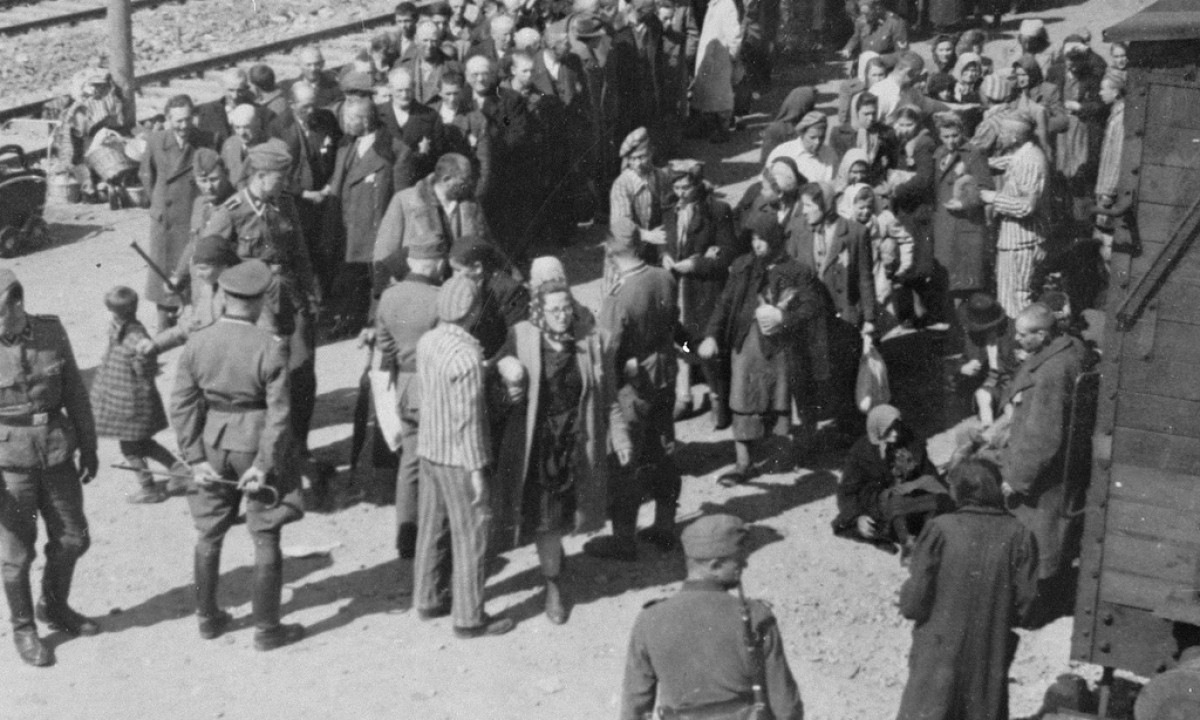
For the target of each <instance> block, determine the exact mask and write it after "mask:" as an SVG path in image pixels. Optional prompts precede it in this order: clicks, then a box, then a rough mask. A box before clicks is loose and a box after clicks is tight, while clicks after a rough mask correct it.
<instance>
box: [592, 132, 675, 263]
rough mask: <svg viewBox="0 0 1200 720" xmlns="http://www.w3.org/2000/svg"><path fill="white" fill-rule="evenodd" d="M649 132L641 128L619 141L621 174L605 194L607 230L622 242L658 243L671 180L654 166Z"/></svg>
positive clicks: (659, 243) (660, 238) (662, 237)
mask: <svg viewBox="0 0 1200 720" xmlns="http://www.w3.org/2000/svg"><path fill="white" fill-rule="evenodd" d="M653 157H654V149H653V148H652V147H651V144H650V133H649V132H648V131H647V130H646V128H644V127H640V128H638V129H637V130H634V131H633V132H631V133H629V135H627V136H626V137H625V141H624V142H622V143H621V166H622V170H621V174H620V175H618V176H617V179H616V180H614V181H613V184H612V190H611V191H610V192H609V195H608V203H609V211H608V212H609V221H608V230H609V232H611V233H612V234H613V237H614V238H615V239H617V240H618V241H619V242H621V243H623V244H628V243H630V242H633V241H635V240H638V241H640V242H646V243H651V244H654V245H661V244H662V243H663V241H664V238H665V235H664V232H663V229H662V223H663V208H664V207H665V206H666V205H667V204H668V203H667V199H668V197H669V196H670V193H671V181H670V178H669V177H668V176H667V173H666V171H664V170H661V169H660V168H657V167H655V166H654V160H653Z"/></svg>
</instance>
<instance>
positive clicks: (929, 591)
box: [897, 460, 1038, 720]
mask: <svg viewBox="0 0 1200 720" xmlns="http://www.w3.org/2000/svg"><path fill="white" fill-rule="evenodd" d="M950 490H951V493H953V495H954V499H955V501H956V502H957V504H958V510H956V511H955V512H952V513H949V514H946V515H942V516H940V517H937V518H934V519H933V520H931V521H930V522H928V523H927V524H926V525H925V529H924V530H923V531H922V532H921V536H920V537H919V538H918V539H917V544H916V548H915V549H914V550H913V554H912V561H911V563H910V565H909V572H910V577H909V579H908V580H907V581H906V582H905V583H904V586H903V587H902V588H901V589H900V613H901V614H902V615H904V617H906V618H908V619H910V620H913V621H915V625H914V627H913V644H912V651H911V653H910V654H909V660H908V667H909V676H908V684H907V685H906V686H905V688H904V695H903V697H902V698H901V700H900V712H899V714H898V715H897V720H1008V669H1009V665H1010V663H1011V662H1012V658H1013V655H1014V653H1015V652H1016V643H1017V639H1018V638H1017V635H1016V634H1015V633H1014V632H1013V627H1015V626H1018V625H1020V623H1021V622H1022V620H1023V619H1024V618H1025V616H1026V615H1027V614H1028V612H1029V609H1030V606H1031V605H1032V603H1033V601H1034V598H1035V596H1036V594H1037V564H1038V552H1037V543H1036V542H1035V540H1034V537H1033V534H1032V533H1031V532H1030V531H1029V530H1028V529H1026V528H1025V527H1024V526H1023V525H1022V524H1021V523H1020V521H1018V520H1017V519H1016V518H1014V517H1013V516H1012V515H1010V514H1008V512H1007V511H1005V510H1004V496H1003V495H1002V494H1001V492H1000V474H999V472H998V471H997V470H996V468H995V466H994V465H991V464H989V463H987V462H985V461H979V460H968V461H966V462H963V463H962V464H960V465H959V466H957V467H956V468H955V469H954V470H953V471H952V472H951V473H950Z"/></svg>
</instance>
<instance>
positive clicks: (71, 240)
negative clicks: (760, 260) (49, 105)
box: [0, 0, 1136, 720]
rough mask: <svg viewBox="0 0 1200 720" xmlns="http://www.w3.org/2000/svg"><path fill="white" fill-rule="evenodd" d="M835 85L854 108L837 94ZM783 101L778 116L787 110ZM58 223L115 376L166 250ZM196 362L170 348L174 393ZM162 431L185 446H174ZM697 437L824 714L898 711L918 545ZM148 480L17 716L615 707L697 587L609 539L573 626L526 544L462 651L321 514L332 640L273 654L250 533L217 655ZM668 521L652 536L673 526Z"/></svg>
mask: <svg viewBox="0 0 1200 720" xmlns="http://www.w3.org/2000/svg"><path fill="white" fill-rule="evenodd" d="M205 1H206V2H207V1H208V0H205ZM1134 10H1136V5H1133V4H1131V3H1122V2H1118V1H1117V0H1088V1H1087V2H1084V3H1080V4H1077V5H1072V6H1069V7H1066V8H1061V9H1057V10H1053V11H1047V12H1045V13H1043V15H1044V16H1045V17H1047V18H1048V19H1054V20H1057V21H1058V22H1054V23H1053V24H1051V29H1052V32H1054V33H1056V34H1055V35H1054V37H1055V38H1056V39H1061V37H1062V36H1063V35H1065V34H1066V33H1067V32H1070V31H1072V30H1074V29H1075V28H1078V27H1082V26H1086V27H1090V28H1091V29H1092V32H1093V34H1094V35H1095V36H1097V37H1098V36H1099V31H1100V30H1101V29H1102V28H1103V27H1106V26H1108V25H1111V24H1112V23H1113V22H1115V21H1117V20H1119V19H1121V18H1123V17H1125V16H1126V15H1128V14H1129V13H1131V12H1133V11H1134ZM1068 28H1069V29H1068ZM811 74H812V73H811V71H810V72H808V73H801V72H799V71H786V72H784V73H781V75H782V77H781V79H780V82H779V85H780V90H779V92H778V93H777V94H782V93H783V92H784V89H786V87H788V86H790V85H791V84H794V83H796V82H800V81H802V80H805V79H807V80H808V81H810V82H811ZM820 90H821V91H822V99H823V100H824V101H828V102H832V97H833V95H832V93H831V90H832V85H831V84H829V83H824V84H822V85H821V86H820ZM775 100H777V98H775ZM765 107H770V108H771V111H770V112H771V114H773V107H774V106H773V105H770V104H769V103H766V104H765ZM752 135H753V133H750V132H742V133H739V134H738V137H737V141H736V142H735V144H733V145H729V146H721V147H720V148H718V149H719V151H720V154H721V156H722V157H718V153H717V152H716V151H714V148H713V146H710V145H708V144H707V143H703V144H698V145H696V146H694V147H693V148H692V151H693V152H694V153H695V154H696V156H697V157H703V158H706V159H707V160H708V161H709V165H708V167H709V168H710V176H711V177H712V178H713V179H714V180H715V181H716V182H717V183H718V184H719V185H721V187H722V190H723V191H724V192H725V193H726V195H727V197H729V198H730V199H736V198H737V197H739V196H740V194H741V190H742V188H743V187H744V185H745V184H746V183H747V182H748V178H749V177H750V176H751V175H752V174H753V172H754V171H755V168H756V167H757V157H758V150H757V148H756V147H754V146H753V144H752V141H751V136H752ZM49 217H50V220H51V221H52V230H53V232H54V233H55V234H56V235H57V236H58V238H59V245H58V246H57V247H54V248H51V249H47V250H44V251H42V252H39V253H37V254H34V255H31V256H28V257H24V258H19V259H16V260H14V261H11V262H10V263H9V264H10V265H11V266H12V267H14V268H15V270H16V272H17V273H18V275H19V276H20V277H21V278H22V280H23V281H24V282H25V285H26V288H27V296H28V300H27V305H28V306H29V307H30V308H31V309H32V310H33V311H34V312H49V313H57V314H60V315H61V316H62V317H63V319H64V321H65V322H66V325H67V329H68V331H69V332H70V334H71V338H72V341H73V343H74V346H75V348H76V353H77V355H78V356H79V361H80V364H81V366H82V367H84V368H87V369H91V368H94V367H95V365H96V363H97V362H98V361H99V359H100V356H101V353H102V351H103V343H104V340H105V334H106V323H107V320H106V318H105V314H104V311H103V306H102V304H101V298H102V294H103V292H104V291H105V290H106V289H107V288H109V287H111V286H112V285H114V284H118V283H121V284H127V285H130V286H132V287H135V288H138V289H139V290H140V289H141V288H142V287H143V283H144V279H145V270H144V268H143V267H142V265H141V264H140V262H139V261H138V260H137V258H136V256H134V255H133V253H132V252H131V251H130V250H129V249H128V244H129V241H130V240H135V239H136V240H142V239H144V238H145V237H146V232H147V222H146V218H145V217H144V214H143V213H142V212H140V211H122V212H115V213H114V212H110V211H108V210H107V209H96V208H91V207H79V206H76V207H67V208H53V209H52V210H51V212H50V214H49ZM596 240H597V235H596V233H593V234H591V235H589V236H588V237H586V238H583V239H581V240H580V241H579V242H578V243H576V245H575V246H574V247H573V248H572V249H571V250H570V251H569V252H568V253H567V254H566V259H567V260H568V264H569V268H568V272H569V273H570V274H571V277H572V278H573V279H574V280H575V281H576V292H577V294H578V296H579V298H580V299H581V301H583V302H584V303H586V304H588V305H590V306H593V307H595V306H596V305H598V303H599V295H598V285H599V281H598V280H597V277H598V274H599V259H600V251H599V249H598V247H597V246H596V245H595V242H596ZM68 279H69V280H68ZM142 317H143V319H144V320H146V321H151V318H152V310H151V309H150V308H143V309H142ZM176 355H177V353H175V354H173V355H170V356H168V357H167V358H166V359H165V363H164V368H163V373H162V376H161V378H160V387H161V388H162V389H163V390H164V393H165V392H169V388H170V386H171V380H172V373H173V362H174V358H175V356H176ZM363 361H364V355H363V351H362V350H360V349H358V348H356V347H354V345H353V344H352V343H350V342H342V343H338V344H334V345H328V346H324V347H322V348H321V350H320V352H319V353H318V355H317V370H318V373H319V377H320V398H319V402H318V410H317V418H316V421H315V423H314V432H313V434H312V436H311V438H310V440H311V445H312V446H313V447H314V448H317V452H318V455H319V457H322V458H324V459H327V460H330V461H334V462H338V463H341V464H343V465H344V463H345V462H346V459H345V456H346V450H347V446H348V442H349V435H350V425H349V423H348V420H349V417H350V414H351V410H352V408H353V404H354V398H355V388H356V386H357V380H358V374H359V373H360V371H361V368H362V363H363ZM160 440H162V441H164V442H168V443H173V439H172V438H170V436H169V435H168V434H163V435H162V436H161V437H160ZM679 440H680V449H679V453H678V457H679V458H680V464H681V469H682V470H683V472H684V473H685V479H684V493H683V498H682V508H681V510H680V513H681V518H683V519H687V518H690V517H693V516H694V515H695V514H697V513H699V512H716V511H725V512H732V513H735V514H738V515H741V516H742V517H744V518H746V519H748V520H752V521H753V522H754V524H755V526H754V531H753V534H752V541H753V545H754V548H755V549H754V552H753V554H752V556H751V558H750V567H749V570H748V572H747V574H746V578H745V581H746V587H747V592H748V594H750V595H751V596H756V597H762V598H765V599H768V600H769V601H771V602H772V603H773V604H774V607H775V612H776V614H777V615H778V616H779V619H780V627H781V629H782V632H783V636H784V640H785V645H786V650H787V655H788V658H789V660H790V662H791V665H792V668H793V670H794V672H795V674H796V676H797V679H798V681H799V683H800V686H801V690H802V693H803V695H804V698H805V703H806V706H807V708H808V711H809V712H808V717H810V718H815V719H818V720H883V719H885V718H889V717H893V716H894V714H895V711H896V707H897V703H898V701H899V698H900V694H901V691H902V689H903V685H904V682H905V679H906V676H907V653H908V648H909V644H910V631H911V629H910V627H909V624H908V623H907V622H905V621H904V620H902V619H901V618H900V617H899V616H898V613H897V612H896V610H895V606H894V605H895V598H896V592H897V589H898V587H899V585H900V584H901V583H902V582H903V580H904V578H905V572H904V570H903V569H902V568H901V567H900V566H899V564H898V562H897V559H896V557H895V556H891V555H887V554H884V553H882V552H878V551H876V550H873V549H871V548H869V547H866V546H863V545H857V544H853V543H850V542H847V541H844V540H840V539H836V538H834V537H833V536H832V534H831V533H830V530H829V523H830V521H831V520H832V518H833V517H834V515H835V513H836V507H835V502H834V498H833V496H832V494H833V491H834V488H835V485H836V482H837V476H838V473H837V471H836V467H837V461H838V458H837V456H836V455H830V456H827V457H824V458H822V459H821V461H820V462H817V463H814V464H813V467H809V468H805V469H803V470H799V471H794V472H789V473H786V474H772V475H766V476H763V477H760V478H757V479H756V480H755V481H753V482H752V483H750V484H748V485H746V486H744V487H740V488H737V489H733V490H725V489H721V488H719V487H717V486H716V484H715V483H714V482H713V479H714V477H715V476H716V475H717V474H718V473H719V471H720V469H721V468H723V467H725V466H727V465H728V464H729V463H730V462H731V461H732V443H731V442H730V439H729V435H728V432H727V431H726V432H721V433H713V432H712V431H711V425H710V424H709V422H708V419H707V418H706V417H702V418H696V419H693V420H689V421H686V422H684V423H681V424H680V425H679ZM118 461H119V456H118V453H117V449H116V446H115V443H112V442H107V441H105V442H102V443H101V462H102V464H103V465H105V466H107V465H108V464H109V463H113V462H118ZM339 483H340V484H341V486H342V487H343V488H346V489H349V490H353V489H363V488H370V487H371V486H372V478H371V477H370V476H369V475H366V474H360V475H358V476H351V475H350V474H349V473H347V472H343V473H342V475H341V476H340V477H339ZM133 489H134V482H133V480H132V478H130V477H128V476H125V475H123V474H120V473H117V472H115V471H113V472H105V473H102V474H101V477H100V478H99V479H98V480H97V481H96V482H95V483H93V484H92V485H90V486H89V487H88V489H87V493H86V494H87V502H88V513H89V517H90V520H91V523H92V529H93V535H94V544H93V547H92V550H91V551H90V553H89V554H88V555H87V556H86V557H85V558H84V559H83V560H82V561H81V563H80V565H79V571H78V574H77V581H76V588H77V589H76V592H75V593H74V596H73V601H74V604H75V605H76V606H77V607H78V608H79V609H80V610H82V611H84V612H87V613H90V614H94V615H96V616H99V617H100V618H101V621H102V622H103V623H104V625H105V628H106V632H105V633H104V634H103V635H100V636H98V637H96V638H84V639H78V640H69V639H67V638H64V637H62V636H61V635H54V636H51V641H52V643H53V644H54V645H55V646H56V652H57V655H58V660H59V664H58V666H57V667H56V668H54V669H51V670H36V669H32V668H27V667H25V666H23V665H21V664H20V663H19V661H18V660H17V658H16V656H15V654H14V653H13V652H12V651H11V650H7V649H6V646H7V645H8V643H9V641H8V639H7V637H6V636H7V635H8V634H9V630H8V627H7V625H0V677H3V678H4V681H3V682H0V718H21V719H22V720H27V719H28V720H41V719H43V718H45V719H47V720H50V719H53V720H74V719H75V718H88V719H89V720H94V719H96V718H118V717H159V716H163V715H165V714H167V713H169V714H170V715H171V716H173V717H177V718H180V719H181V720H192V719H200V718H267V719H271V718H285V717H289V718H290V717H294V716H296V715H297V713H298V712H305V711H307V712H308V713H310V714H312V715H314V716H316V717H322V718H332V719H336V720H340V719H341V718H375V717H384V716H389V717H392V716H398V717H421V718H427V719H430V720H443V719H445V720H466V719H467V718H480V719H483V720H509V719H512V720H518V719H520V720H540V719H542V718H546V719H547V720H549V719H550V718H572V719H577V720H600V719H601V718H612V717H615V715H616V708H617V703H618V698H619V692H620V678H621V672H622V667H623V661H624V652H625V644H626V642H627V639H628V632H629V628H630V626H631V625H632V622H633V619H634V618H635V617H636V615H637V613H638V611H639V610H640V609H641V607H642V605H643V604H644V603H645V602H647V601H649V600H652V599H655V598H660V597H664V596H666V595H668V594H670V593H671V592H672V591H673V590H674V589H675V588H676V587H677V586H678V582H679V581H680V580H681V578H682V576H683V568H682V562H681V560H680V558H679V556H678V555H659V554H658V553H657V552H655V551H654V550H652V549H651V548H649V547H645V546H644V547H643V550H644V556H645V557H644V559H643V561H642V562H640V563H638V564H635V565H618V564H611V563H603V562H598V561H595V560H591V559H589V558H587V557H586V556H583V555H582V554H581V553H580V547H581V545H582V544H583V541H584V540H585V539H586V538H571V539H569V540H568V543H567V551H568V555H569V556H570V558H571V559H570V566H571V584H572V587H573V595H574V596H575V598H576V601H577V605H576V608H575V611H574V613H573V615H572V617H571V620H570V622H569V623H568V624H567V625H565V626H563V627H555V626H552V625H550V624H549V623H548V622H547V621H546V620H545V618H543V617H542V616H541V615H540V609H539V597H538V588H537V583H538V578H537V570H536V567H537V563H536V559H535V557H534V554H533V552H532V549H531V548H528V547H526V548H522V549H519V550H516V551H513V552H511V553H508V554H506V555H505V556H504V558H503V560H504V563H503V567H502V568H500V569H499V570H498V572H496V573H495V574H494V575H493V576H492V577H491V578H490V580H489V586H488V598H489V610H490V611H492V612H506V613H510V614H512V615H513V616H514V617H516V618H517V619H518V620H519V625H518V627H517V629H516V630H515V631H514V632H513V633H512V634H510V635H508V636H506V637H504V638H499V639H484V640H477V641H473V642H462V641H456V640H455V639H454V638H453V636H452V635H451V632H450V627H449V625H448V622H447V621H446V620H439V621H435V622H432V623H422V622H419V621H418V620H417V619H416V618H415V617H414V615H413V613H411V612H409V611H408V608H407V605H406V604H405V603H404V602H403V601H402V600H401V599H400V598H399V597H397V596H396V594H395V592H394V590H393V587H394V579H395V570H396V568H395V563H394V561H393V553H394V551H393V550H392V539H393V527H394V525H393V523H394V516H393V511H392V508H391V507H389V506H386V505H376V504H374V503H372V502H368V501H361V502H357V503H354V504H352V505H351V506H350V507H347V508H346V509H343V510H341V511H340V512H337V513H332V514H310V515H309V516H308V517H307V518H305V519H304V520H303V521H301V522H299V523H297V524H295V525H292V526H289V527H288V529H287V530H286V532H285V533H284V545H285V547H288V548H293V549H301V548H307V549H312V548H329V549H330V550H329V553H328V554H327V555H322V556H318V557H315V558H310V559H294V560H289V561H288V562H287V564H286V569H285V584H286V587H285V590H284V601H285V604H284V612H285V614H286V616H287V620H288V621H291V622H302V623H304V624H306V625H307V626H308V627H309V630H310V638H309V639H307V640H305V641H304V642H302V643H299V644H297V645H295V646H290V647H287V648H284V649H282V650H280V651H277V652H275V653H271V654H260V653H256V652H255V651H254V650H253V649H252V643H251V637H252V629H251V626H250V622H249V611H250V609H249V580H250V573H251V566H250V562H251V558H252V555H251V548H250V543H249V542H248V540H247V537H246V533H245V532H244V530H242V529H241V528H235V529H234V530H233V531H232V532H231V533H230V535H229V539H228V541H227V543H226V550H225V554H224V562H223V569H224V571H225V574H224V577H223V580H222V602H223V603H224V604H225V605H226V606H228V607H229V608H230V609H231V611H232V612H233V613H234V615H235V617H236V618H237V623H236V627H235V630H234V631H233V632H231V633H229V634H228V635H226V636H225V637H223V638H221V639H220V640H217V641H215V642H209V643H206V642H202V641H200V640H199V639H198V638H197V637H196V631H195V621H194V618H192V617H191V616H190V612H191V585H190V583H191V546H192V543H193V533H192V529H191V522H190V518H189V516H188V513H187V509H186V506H185V504H184V502H183V501H182V500H181V499H173V500H171V501H170V502H168V503H165V504H163V505H156V506H146V507H142V506H130V505H127V504H125V502H124V496H125V494H126V493H128V492H131V491H132V490H133ZM646 510H647V513H646V514H644V516H643V518H642V523H643V524H645V523H647V522H649V519H650V518H649V517H648V511H649V508H648V507H647V508H646ZM35 572H40V561H39V563H38V566H37V567H35ZM1070 634H1071V621H1070V620H1069V619H1062V620H1059V621H1058V622H1056V623H1054V624H1052V625H1050V626H1048V627H1046V628H1044V629H1042V630H1039V631H1037V632H1022V633H1021V636H1022V637H1021V643H1020V646H1019V648H1018V651H1017V657H1016V660H1015V662H1014V665H1013V670H1012V680H1011V686H1010V687H1011V691H1012V711H1013V716H1014V717H1022V718H1026V717H1030V716H1032V715H1034V714H1035V713H1036V711H1037V710H1038V708H1039V706H1040V703H1041V699H1042V696H1043V693H1044V692H1045V690H1046V688H1047V687H1048V686H1049V684H1050V683H1051V682H1052V681H1053V679H1054V678H1055V677H1056V676H1057V675H1059V674H1061V673H1066V672H1078V673H1080V674H1082V675H1084V676H1085V677H1087V678H1089V679H1091V680H1093V681H1094V680H1095V679H1096V678H1097V677H1098V674H1099V673H1098V669H1097V668H1093V667H1086V666H1084V667H1080V666H1077V665H1075V664H1074V663H1072V662H1071V661H1070V660H1069V652H1070ZM1121 716H1122V714H1121V713H1118V714H1117V717H1121Z"/></svg>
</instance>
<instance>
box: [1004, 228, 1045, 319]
mask: <svg viewBox="0 0 1200 720" xmlns="http://www.w3.org/2000/svg"><path fill="white" fill-rule="evenodd" d="M1042 255H1043V252H1042V249H1041V248H1040V247H1038V246H1037V245H1030V246H1028V247H1019V248H1015V249H1012V250H1005V249H997V250H996V300H997V301H998V302H999V303H1000V306H1001V307H1002V308H1004V314H1005V315H1008V316H1009V317H1010V318H1014V319H1015V318H1016V317H1017V315H1019V314H1020V313H1021V311H1022V310H1024V309H1025V308H1026V307H1028V305H1029V303H1030V296H1031V288H1030V287H1029V286H1030V285H1031V284H1032V281H1033V270H1034V268H1036V267H1037V264H1038V262H1040V261H1041V259H1042Z"/></svg>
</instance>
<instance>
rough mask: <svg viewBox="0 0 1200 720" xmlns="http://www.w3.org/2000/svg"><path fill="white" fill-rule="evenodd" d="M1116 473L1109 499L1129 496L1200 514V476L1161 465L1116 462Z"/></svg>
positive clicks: (1114, 465)
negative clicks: (1159, 466) (1167, 469)
mask: <svg viewBox="0 0 1200 720" xmlns="http://www.w3.org/2000/svg"><path fill="white" fill-rule="evenodd" d="M1112 474H1113V477H1114V481H1113V486H1112V490H1111V495H1110V497H1109V503H1110V504H1111V503H1112V502H1114V501H1116V500H1127V501H1130V502H1137V503H1142V504H1144V505H1155V506H1159V507H1173V508H1178V509H1179V510H1180V511H1181V512H1188V513H1193V514H1197V516H1198V517H1200V493H1198V492H1196V491H1197V490H1198V489H1200V480H1198V479H1197V478H1196V477H1195V476H1192V475H1185V474H1183V473H1172V472H1166V471H1164V470H1160V469H1158V468H1145V467H1135V466H1133V465H1127V464H1124V463H1120V464H1117V463H1114V464H1113V467H1112Z"/></svg>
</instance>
